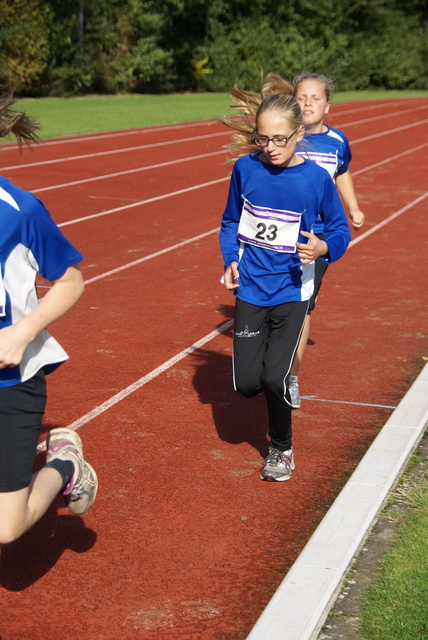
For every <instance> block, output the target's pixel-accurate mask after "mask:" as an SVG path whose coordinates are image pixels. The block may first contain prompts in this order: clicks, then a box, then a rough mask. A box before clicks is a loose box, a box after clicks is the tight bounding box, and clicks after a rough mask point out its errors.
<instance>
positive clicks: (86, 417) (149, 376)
mask: <svg viewBox="0 0 428 640" xmlns="http://www.w3.org/2000/svg"><path fill="white" fill-rule="evenodd" d="M232 324H233V320H227V322H224V323H223V324H222V325H221V326H220V327H218V329H215V330H214V331H211V333H208V334H207V335H206V336H204V337H203V338H201V339H200V340H198V341H197V342H195V343H193V344H192V345H190V347H187V348H186V349H184V350H183V351H181V352H180V353H177V355H175V356H173V357H172V358H170V359H169V360H167V361H166V362H164V363H163V364H161V365H160V366H159V367H157V368H156V369H153V371H151V372H150V373H148V374H147V375H145V376H143V377H142V378H140V379H139V380H136V382H133V383H132V384H130V385H129V386H128V387H126V388H125V389H122V391H119V393H116V395H114V396H112V397H111V398H109V399H108V400H106V401H105V402H103V404H100V405H98V407H95V409H92V411H89V412H88V413H86V414H85V415H84V416H82V417H81V418H78V420H75V421H74V422H72V423H71V424H70V425H68V427H67V428H68V429H73V430H75V429H78V428H79V427H81V426H82V425H84V424H86V423H87V422H90V420H93V419H94V418H97V417H98V416H99V415H101V414H102V413H104V411H107V409H110V408H111V407H113V406H114V405H115V404H117V403H118V402H120V401H121V400H123V399H124V398H126V397H128V396H129V395H130V394H131V393H134V391H137V390H138V389H141V387H143V386H144V385H145V384H147V383H148V382H151V381H152V380H153V379H154V378H156V377H157V376H158V375H160V374H161V373H164V372H165V371H166V370H167V369H169V368H170V367H172V366H173V365H174V364H176V363H177V362H179V361H180V360H183V358H185V357H186V356H189V355H190V354H191V353H193V352H194V351H196V350H197V349H199V348H200V347H202V346H203V345H204V344H206V343H207V342H210V340H212V339H213V338H215V337H216V336H218V335H219V334H221V333H224V332H225V331H227V329H229V327H231V326H232ZM37 449H38V451H45V450H46V442H43V443H41V444H40V445H39V446H38V447H37Z"/></svg>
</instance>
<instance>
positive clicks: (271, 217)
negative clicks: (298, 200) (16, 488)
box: [238, 200, 303, 253]
mask: <svg viewBox="0 0 428 640" xmlns="http://www.w3.org/2000/svg"><path fill="white" fill-rule="evenodd" d="M302 214H303V211H302V213H296V212H295V211H283V210H281V209H268V208H266V207H257V206H255V205H252V204H251V202H249V201H248V200H244V205H243V207H242V212H241V219H240V221H239V227H238V239H239V240H241V242H246V243H247V244H253V245H254V246H256V247H260V248H261V249H270V250H271V251H279V252H280V253H295V252H296V242H297V239H298V237H299V230H300V219H301V217H302Z"/></svg>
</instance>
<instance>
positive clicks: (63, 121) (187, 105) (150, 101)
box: [18, 91, 428, 138]
mask: <svg viewBox="0 0 428 640" xmlns="http://www.w3.org/2000/svg"><path fill="white" fill-rule="evenodd" d="M412 96H418V97H419V96H426V97H428V91H407V92H404V91H403V92H400V91H354V92H346V93H337V94H336V95H335V96H334V102H335V103H339V102H349V101H353V100H370V99H373V100H374V99H379V98H392V99H396V98H409V97H412ZM230 104H231V99H230V97H229V96H228V94H226V93H180V94H172V95H140V94H126V95H118V96H84V97H78V98H26V99H22V100H19V101H18V107H19V108H20V109H22V110H24V111H25V112H26V113H28V115H31V116H34V117H35V118H37V119H38V121H39V122H40V124H41V131H40V136H41V137H43V138H53V137H57V136H64V135H65V136H68V135H76V134H81V133H91V132H99V131H113V130H118V129H135V128H141V127H150V126H154V125H161V124H176V123H179V122H194V121H197V120H211V119H216V118H219V117H220V116H221V115H222V114H223V113H224V111H225V110H226V109H227V108H228V106H229V105H230Z"/></svg>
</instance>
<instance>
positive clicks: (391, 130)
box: [346, 119, 428, 145]
mask: <svg viewBox="0 0 428 640" xmlns="http://www.w3.org/2000/svg"><path fill="white" fill-rule="evenodd" d="M427 122H428V119H426V120H420V121H419V122H413V123H412V124H405V125H404V126H402V127H396V128H395V129H389V130H388V131H382V132H381V133H375V134H373V135H372V136H366V137H365V138H358V140H350V141H349V143H350V144H351V145H354V144H359V143H360V142H366V141H367V140H374V139H375V138H380V137H381V136H389V135H390V134H391V133H399V132H400V131H404V130H405V129H412V128H413V127H420V126H421V125H423V124H426V123H427ZM346 126H348V125H346Z"/></svg>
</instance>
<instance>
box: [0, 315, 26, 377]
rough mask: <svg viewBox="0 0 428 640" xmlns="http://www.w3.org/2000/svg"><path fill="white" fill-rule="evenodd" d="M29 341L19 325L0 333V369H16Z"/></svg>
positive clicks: (6, 328)
mask: <svg viewBox="0 0 428 640" xmlns="http://www.w3.org/2000/svg"><path fill="white" fill-rule="evenodd" d="M29 341H30V338H29V336H27V335H25V332H24V331H22V325H20V324H19V323H17V324H13V325H11V326H9V327H5V328H4V329H1V331H0V369H6V368H7V367H17V366H18V365H19V363H20V362H21V360H22V358H23V356H24V352H25V349H26V348H27V346H28V343H29Z"/></svg>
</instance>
